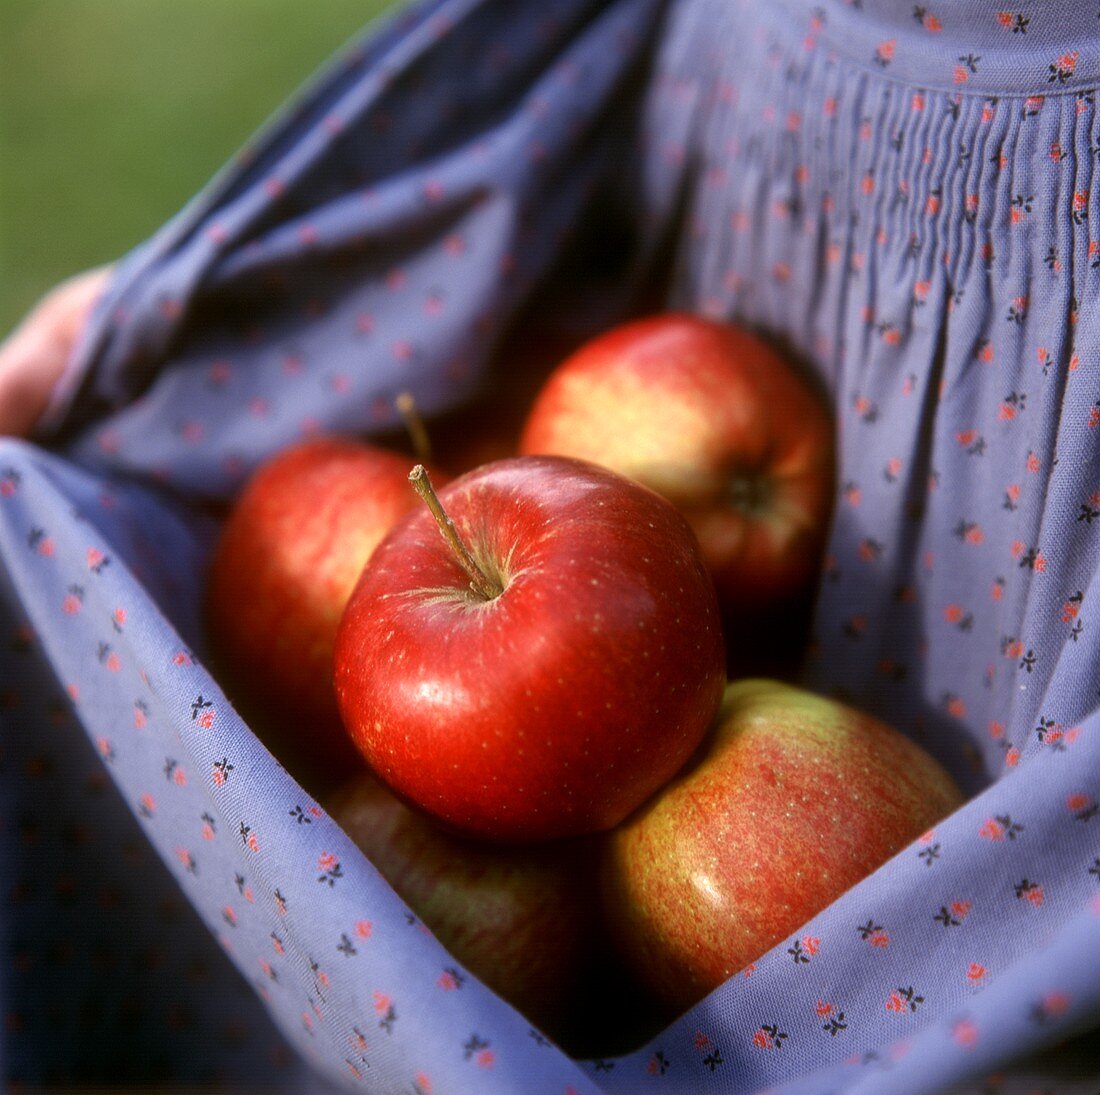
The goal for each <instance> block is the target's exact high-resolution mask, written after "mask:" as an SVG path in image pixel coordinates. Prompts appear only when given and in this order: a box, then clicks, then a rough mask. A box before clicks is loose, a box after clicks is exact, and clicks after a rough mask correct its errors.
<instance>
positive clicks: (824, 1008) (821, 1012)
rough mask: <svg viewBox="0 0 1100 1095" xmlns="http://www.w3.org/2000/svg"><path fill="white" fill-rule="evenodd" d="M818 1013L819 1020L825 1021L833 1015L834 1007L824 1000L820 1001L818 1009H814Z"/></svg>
mask: <svg viewBox="0 0 1100 1095" xmlns="http://www.w3.org/2000/svg"><path fill="white" fill-rule="evenodd" d="M814 1010H815V1011H816V1012H817V1015H818V1018H819V1019H824V1018H825V1017H826V1016H828V1015H832V1013H833V1005H832V1004H827V1003H826V1002H825V1001H824V1000H818V1002H817V1007H816V1008H815V1009H814Z"/></svg>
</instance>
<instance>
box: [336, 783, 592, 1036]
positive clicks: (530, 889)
mask: <svg viewBox="0 0 1100 1095" xmlns="http://www.w3.org/2000/svg"><path fill="white" fill-rule="evenodd" d="M327 809H328V812H329V814H330V815H331V817H332V818H333V819H334V820H335V821H336V822H337V824H338V825H340V827H341V828H342V829H343V830H344V832H346V833H347V835H348V836H349V837H351V839H352V840H353V841H355V843H356V844H357V845H359V847H360V848H361V849H362V851H363V853H364V854H365V855H366V856H367V858H368V859H369V860H370V861H371V862H372V863H373V864H374V866H375V867H377V868H378V870H379V871H380V872H381V873H382V875H383V877H384V878H385V879H386V881H387V882H389V884H390V885H391V886H392V887H393V888H394V890H395V891H396V892H397V894H398V896H400V897H401V899H402V900H403V901H404V902H405V903H406V904H407V905H408V906H409V908H410V909H411V910H412V912H414V913H415V914H416V915H417V916H418V917H419V918H420V919H421V920H422V921H423V923H424V924H425V925H426V926H427V927H428V928H430V929H431V931H432V932H433V933H434V935H435V936H436V938H437V939H438V940H439V941H440V942H441V943H442V944H443V945H444V946H445V947H446V948H447V949H448V950H449V951H450V952H451V954H452V955H453V956H454V958H455V960H456V962H457V963H458V964H460V965H461V966H462V967H464V970H465V971H469V972H470V973H471V974H473V975H474V976H476V977H477V978H479V979H480V980H481V981H482V982H483V983H484V984H486V985H487V986H488V987H489V988H491V989H492V990H493V991H494V992H496V993H497V994H498V995H500V996H501V997H503V998H504V999H505V1000H507V1001H508V1002H509V1003H510V1004H512V1005H513V1006H514V1007H515V1008H517V1009H518V1010H519V1011H521V1012H522V1013H523V1014H524V1015H525V1016H527V1018H528V1019H530V1020H531V1021H532V1022H533V1023H534V1024H535V1025H536V1026H538V1027H539V1028H540V1029H541V1030H542V1031H544V1032H545V1033H546V1034H548V1035H550V1036H551V1037H553V1038H555V1039H556V1040H558V1041H562V1040H568V1039H569V1037H570V1034H571V1032H572V1029H573V1022H572V1015H573V1013H574V1011H576V1010H577V1003H578V1001H577V999H576V997H577V994H579V993H580V992H581V991H582V986H583V985H584V983H585V978H586V975H587V973H588V969H589V966H590V964H591V963H592V962H593V961H594V960H595V959H596V958H597V956H598V953H599V951H600V950H601V949H602V947H603V942H604V941H603V940H602V937H601V926H600V918H599V901H598V899H597V897H596V880H595V872H594V858H593V855H592V848H591V847H590V846H589V845H588V844H587V843H585V842H584V841H560V842H556V843H553V844H545V845H539V846H538V847H534V848H531V847H511V846H509V847H506V846H503V845H499V844H489V843H486V842H485V841H475V840H468V839H464V838H462V837H459V836H455V835H454V834H452V833H449V832H447V831H445V830H444V829H442V828H441V827H440V826H439V825H437V824H436V823H435V822H433V821H432V820H431V819H430V818H428V817H426V816H425V815H423V814H421V813H419V812H417V811H414V810H410V809H409V808H408V807H407V806H405V805H404V804H402V803H401V802H399V801H398V800H397V799H396V798H395V797H394V796H393V795H392V794H390V792H389V791H387V790H386V789H385V788H384V787H383V786H382V785H381V784H380V783H379V782H378V781H377V780H375V779H374V778H373V777H372V776H370V775H369V774H367V773H364V774H361V775H358V776H356V777H354V778H353V779H351V780H350V781H348V782H347V783H345V784H344V785H343V786H341V787H340V789H339V790H338V791H337V792H336V793H335V795H334V796H333V797H332V798H331V799H330V801H329V802H328V803H327ZM464 970H459V969H454V970H444V971H441V973H440V976H441V979H443V980H444V981H446V980H447V979H448V978H449V979H450V987H453V988H458V987H459V982H458V980H457V979H458V978H461V977H462V976H464Z"/></svg>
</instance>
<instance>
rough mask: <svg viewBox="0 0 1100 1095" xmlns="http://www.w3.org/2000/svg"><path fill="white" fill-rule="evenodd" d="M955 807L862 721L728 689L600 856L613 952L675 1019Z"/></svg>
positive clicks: (778, 687) (782, 696)
mask: <svg viewBox="0 0 1100 1095" xmlns="http://www.w3.org/2000/svg"><path fill="white" fill-rule="evenodd" d="M961 800H962V796H961V794H960V792H959V790H958V788H957V787H956V786H955V784H954V783H953V782H952V780H951V778H950V777H949V776H948V774H947V773H946V772H945V771H944V770H943V769H942V768H941V767H940V765H939V764H938V763H937V762H936V761H935V760H933V759H932V757H930V756H929V755H928V754H927V753H926V752H925V751H924V750H923V749H921V748H920V747H919V746H918V745H916V744H915V743H914V742H912V741H910V740H909V739H908V738H906V737H904V736H903V735H902V734H900V733H898V732H897V731H896V730H893V729H891V728H890V727H888V726H886V725H884V724H883V723H881V722H879V721H877V720H876V719H874V718H871V717H870V716H868V715H866V714H863V713H861V712H859V711H856V710H853V709H852V708H850V707H847V706H844V705H842V704H840V703H836V702H834V701H831V700H828V699H825V698H823V697H820V696H816V695H813V694H812V693H809V692H806V691H803V690H801V689H798V688H794V687H792V686H790V685H786V684H781V683H778V682H775V681H766V680H743V681H738V682H736V683H734V684H731V685H730V686H729V687H728V689H727V691H726V695H725V699H724V701H723V705H722V712H721V715H720V717H719V721H718V723H717V725H716V727H715V729H714V731H713V732H712V734H711V735H710V736H709V737H708V739H707V742H706V744H705V745H704V746H703V748H702V749H701V750H700V753H699V755H698V756H697V757H696V758H695V759H694V760H693V762H692V764H691V765H690V766H689V767H688V768H687V769H685V770H684V771H683V772H682V773H681V774H680V775H679V776H678V777H677V778H676V779H675V780H673V781H672V782H671V783H670V784H669V785H668V786H667V787H665V788H664V789H663V790H662V791H661V792H660V793H659V794H658V795H656V796H655V797H654V798H653V799H652V800H651V801H650V802H649V803H648V804H647V805H646V806H645V807H644V808H643V809H642V810H640V811H639V812H638V813H637V814H635V815H634V816H633V817H632V818H630V819H629V821H628V822H627V823H626V824H624V825H623V826H620V828H619V829H617V830H616V831H615V833H614V834H612V836H611V838H610V840H609V842H608V845H607V848H606V853H607V855H606V859H605V862H604V866H603V885H602V889H603V891H604V896H605V906H606V909H607V913H608V917H609V920H610V923H611V931H612V935H613V938H614V939H615V941H616V945H617V946H618V947H619V948H620V949H621V951H622V954H623V956H624V958H625V960H626V961H627V962H628V964H629V965H630V966H631V968H632V969H633V970H634V971H635V973H636V974H637V976H639V977H640V978H641V979H642V980H643V981H644V982H645V983H646V984H647V985H648V986H649V988H650V989H651V990H652V991H653V992H654V993H656V994H657V995H659V996H660V997H661V999H663V1000H664V1001H665V1002H666V1003H667V1004H668V1006H669V1007H671V1008H673V1009H675V1010H676V1011H677V1012H681V1011H683V1010H685V1009H686V1008H688V1007H689V1006H690V1005H692V1004H694V1003H695V1002H696V1001H697V1000H699V999H700V998H701V997H702V996H704V995H705V994H706V993H708V992H709V991H710V990H712V989H714V988H716V987H717V986H718V985H720V984H721V983H722V982H723V981H725V980H726V979H727V978H729V977H730V976H731V975H733V974H734V973H736V972H737V971H739V970H741V969H743V968H744V967H745V966H747V965H748V964H749V963H750V962H752V961H753V960H755V959H756V958H759V957H760V956H761V955H762V954H764V953H765V952H766V951H767V950H769V949H770V948H771V947H772V946H774V945H775V944H776V943H778V942H780V941H781V940H783V939H785V938H787V937H788V936H790V935H791V934H792V933H793V932H795V931H796V930H797V929H798V928H799V927H801V926H802V925H803V924H804V923H805V922H806V921H807V920H808V919H810V918H811V917H812V916H813V915H814V914H816V913H817V912H819V911H820V910H821V909H823V908H825V907H826V906H827V905H829V904H830V903H831V902H832V901H833V900H835V899H836V898H837V897H839V896H840V895H841V894H842V893H843V892H844V891H845V890H847V889H849V888H850V887H851V886H853V885H855V883H857V882H859V881H860V880H861V879H862V878H864V877H865V876H866V875H868V874H870V873H871V872H872V871H873V870H875V869H876V868H877V867H879V866H880V865H881V864H882V863H884V862H885V861H886V860H887V859H888V858H890V856H892V855H893V854H894V853H895V852H898V851H900V850H901V849H902V848H904V847H905V846H906V845H907V844H908V843H909V842H910V841H912V840H914V839H915V838H916V837H917V836H919V835H920V834H921V833H922V832H924V831H926V830H927V829H928V828H930V827H931V826H932V825H934V824H935V823H936V822H937V821H939V820H940V819H941V818H943V817H944V816H945V815H946V814H948V813H950V812H951V811H952V810H953V809H954V808H955V807H956V806H957V805H959V804H960V802H961Z"/></svg>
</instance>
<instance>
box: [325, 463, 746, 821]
mask: <svg viewBox="0 0 1100 1095" xmlns="http://www.w3.org/2000/svg"><path fill="white" fill-rule="evenodd" d="M419 482H420V488H419V489H422V490H424V491H425V497H426V500H427V501H428V506H426V507H420V508H418V509H416V510H414V511H413V512H411V513H409V514H407V515H406V516H405V517H403V518H402V519H401V520H400V521H398V523H397V524H396V525H395V526H394V528H393V530H392V531H391V532H390V534H389V535H388V536H387V537H386V538H385V539H384V540H383V541H382V543H381V544H379V545H378V547H377V548H376V549H375V552H374V554H373V556H372V557H371V560H370V564H369V565H368V566H367V567H366V568H365V569H364V571H363V575H362V577H361V578H360V580H359V584H358V585H357V586H356V588H355V592H354V593H353V594H352V597H351V600H350V601H349V602H348V606H347V609H346V610H345V613H344V617H343V620H342V622H341V624H340V630H339V633H338V635H337V640H336V691H337V696H338V699H339V703H340V710H341V713H342V715H343V719H344V725H345V726H346V727H347V729H348V732H349V734H350V735H351V737H352V738H353V739H354V741H355V742H356V744H357V745H358V746H359V748H360V750H361V751H362V753H363V755H364V757H365V758H366V759H367V761H368V763H369V764H370V766H371V768H372V769H373V770H374V771H375V773H376V774H377V775H378V776H379V777H380V778H381V779H382V780H383V781H384V782H385V783H387V784H388V785H389V786H390V787H391V788H392V789H393V790H395V791H396V792H397V793H398V794H399V795H401V796H402V797H403V798H405V799H407V800H408V801H410V802H412V803H415V804H416V805H417V806H419V807H420V808H421V809H423V810H424V811H426V812H427V813H429V814H431V815H433V816H434V817H436V818H438V819H439V820H441V821H443V822H445V823H446V824H447V825H448V826H450V827H453V828H454V829H456V830H460V831H464V832H466V833H469V834H473V835H480V836H483V837H486V838H489V839H495V840H500V841H524V840H526V841H537V840H550V839H554V838H558V837H566V836H578V835H581V834H583V833H588V832H593V831H596V830H600V829H608V828H610V827H612V826H613V825H615V824H617V823H618V822H619V821H621V820H622V819H623V818H624V817H625V816H626V815H627V814H628V813H630V811H631V810H633V809H634V808H635V807H636V806H638V805H639V804H640V803H641V802H642V801H643V800H644V799H646V798H647V797H648V796H649V795H650V794H652V793H653V792H654V791H655V790H656V789H657V788H658V787H660V786H661V785H662V784H663V783H664V782H665V781H666V780H667V779H669V778H670V777H671V776H672V775H673V773H674V772H676V771H677V769H679V767H680V766H681V765H682V764H683V763H684V762H685V761H686V760H687V758H688V757H689V756H690V755H691V754H692V752H693V751H694V750H695V747H696V746H697V745H698V744H699V742H700V741H701V740H702V738H703V735H704V734H705V732H706V729H707V727H708V726H709V724H710V722H711V720H712V719H713V717H714V714H715V712H716V711H717V709H718V705H719V703H720V702H721V697H722V691H723V688H724V685H725V667H724V649H723V643H722V635H721V625H720V621H719V617H718V606H717V603H716V599H715V594H714V587H713V584H712V583H711V580H710V577H709V575H708V574H707V571H706V567H705V566H704V564H703V561H702V558H701V557H700V555H699V548H698V543H697V542H696V540H695V537H694V536H693V535H692V533H691V530H690V529H689V528H688V525H687V523H686V522H685V521H684V519H683V517H682V516H681V515H680V514H679V513H678V512H677V511H676V510H675V509H674V508H673V507H672V506H671V505H669V503H668V502H666V501H665V500H664V499H662V498H661V497H659V496H658V495H656V494H654V493H653V492H652V491H650V490H648V489H646V488H645V487H642V486H640V485H639V484H637V483H634V482H632V481H631V480H628V479H625V478H624V477H622V476H620V475H617V474H615V473H614V472H612V471H608V470H607V469H605V468H599V467H596V466H595V465H592V464H588V463H584V462H582V461H578V460H567V459H562V458H560V457H527V458H514V459H510V460H500V461H497V462H496V463H493V464H488V465H485V466H483V467H481V468H478V469H476V470H475V471H472V472H470V473H468V474H467V475H464V476H462V477H461V478H459V479H457V480H455V481H454V482H453V483H451V484H450V486H449V487H447V488H446V489H445V490H443V491H442V492H441V494H440V496H439V497H438V498H435V496H434V495H433V494H431V492H430V491H428V490H427V485H426V484H424V483H423V480H422V479H421V480H419ZM430 511H431V512H430ZM441 530H442V531H444V535H441ZM464 556H465V557H464Z"/></svg>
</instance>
